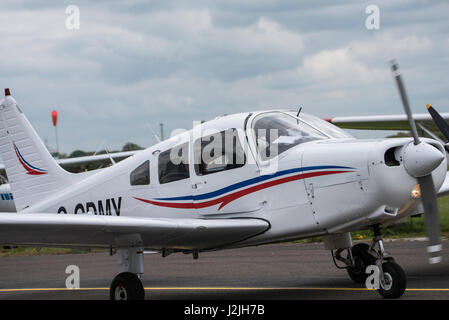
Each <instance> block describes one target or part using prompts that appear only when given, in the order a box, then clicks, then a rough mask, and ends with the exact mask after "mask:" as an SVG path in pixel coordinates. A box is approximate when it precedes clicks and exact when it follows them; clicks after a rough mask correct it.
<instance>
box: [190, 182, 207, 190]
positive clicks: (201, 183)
mask: <svg viewBox="0 0 449 320" xmlns="http://www.w3.org/2000/svg"><path fill="white" fill-rule="evenodd" d="M204 184H206V181H204V182H197V183H194V184H192V189H200V188H201V186H202V185H204Z"/></svg>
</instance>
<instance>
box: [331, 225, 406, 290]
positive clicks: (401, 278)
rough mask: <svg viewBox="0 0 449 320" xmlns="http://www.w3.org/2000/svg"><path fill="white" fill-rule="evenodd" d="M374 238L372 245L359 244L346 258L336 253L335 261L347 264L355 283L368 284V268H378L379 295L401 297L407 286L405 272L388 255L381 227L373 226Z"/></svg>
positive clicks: (351, 249) (338, 252) (353, 247)
mask: <svg viewBox="0 0 449 320" xmlns="http://www.w3.org/2000/svg"><path fill="white" fill-rule="evenodd" d="M373 231H374V237H373V240H372V242H371V245H368V244H366V243H358V244H356V245H354V246H352V247H351V248H350V249H349V250H348V256H347V257H346V258H343V257H341V252H342V250H341V249H339V250H337V252H336V255H335V259H337V260H339V261H343V262H344V263H345V264H346V267H345V268H346V270H347V272H348V275H349V277H350V278H351V279H352V280H353V281H354V282H355V283H360V284H361V283H366V280H367V278H368V277H369V276H370V275H369V274H367V273H366V268H367V267H368V266H370V265H374V266H377V268H378V270H379V273H378V275H379V279H378V280H379V281H378V283H379V286H378V288H377V291H378V292H379V294H380V295H381V296H382V297H384V298H388V299H394V298H399V297H401V296H402V295H403V294H404V292H405V288H406V285H407V278H406V275H405V272H404V270H403V269H402V268H401V267H400V266H399V265H398V264H397V263H396V262H395V261H394V258H393V257H391V256H390V255H388V254H387V253H386V252H385V250H384V246H383V241H382V235H381V233H380V228H379V225H375V226H373Z"/></svg>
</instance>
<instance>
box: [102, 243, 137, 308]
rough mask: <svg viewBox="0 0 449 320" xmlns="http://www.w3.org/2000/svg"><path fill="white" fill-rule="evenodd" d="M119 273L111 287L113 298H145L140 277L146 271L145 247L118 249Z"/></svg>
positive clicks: (110, 292) (110, 293)
mask: <svg viewBox="0 0 449 320" xmlns="http://www.w3.org/2000/svg"><path fill="white" fill-rule="evenodd" d="M117 258H118V275H117V276H115V278H114V280H113V281H112V283H111V288H110V289H109V297H110V299H111V300H143V299H144V298H145V290H144V288H143V285H142V281H141V280H140V277H141V276H142V274H143V271H144V267H143V266H144V265H143V248H140V247H137V248H136V247H133V248H125V249H118V250H117Z"/></svg>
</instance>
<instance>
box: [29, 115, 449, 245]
mask: <svg viewBox="0 0 449 320" xmlns="http://www.w3.org/2000/svg"><path fill="white" fill-rule="evenodd" d="M271 129H273V130H274V131H270V130H271ZM275 129H276V130H277V132H275V131H276V130H275ZM278 129H279V130H278ZM423 140H425V141H426V142H428V143H429V144H431V145H433V146H435V148H437V149H438V150H440V151H441V152H442V153H444V149H443V147H442V146H441V144H440V143H438V142H437V141H434V140H430V139H423ZM409 143H411V139H409V138H403V139H377V140H359V139H355V138H353V137H351V136H349V135H348V134H346V133H344V132H343V131H342V130H340V129H339V128H337V127H334V126H333V125H331V124H328V123H326V122H324V121H323V120H321V119H318V118H316V117H313V116H310V115H300V116H299V118H296V117H295V115H294V114H291V113H289V112H283V111H263V112H253V113H241V114H236V115H230V116H224V117H221V118H217V119H215V120H211V121H208V122H206V123H203V124H201V125H198V126H196V127H194V128H193V129H192V130H190V131H186V132H184V133H182V134H179V135H177V136H174V137H172V138H170V139H168V140H165V141H163V142H160V143H158V144H156V145H154V146H152V147H150V148H148V149H146V150H143V151H141V152H139V153H138V154H136V155H134V156H132V157H129V158H127V159H125V160H123V161H121V162H119V163H117V164H115V165H113V166H112V167H109V168H106V169H102V170H98V172H96V173H92V174H90V175H88V176H87V177H86V178H85V179H83V180H81V181H80V182H78V183H74V184H72V185H70V186H68V187H66V188H64V189H62V190H60V191H58V192H56V193H54V194H53V195H51V196H49V197H47V198H46V199H43V200H42V201H41V202H38V203H36V204H35V205H33V206H31V207H29V208H26V209H24V210H23V212H47V213H59V214H92V215H112V216H137V217H152V218H158V217H160V218H162V217H163V218H198V219H204V218H239V217H254V218H260V219H264V220H266V221H268V222H269V223H270V229H269V230H268V231H267V232H265V233H264V234H261V235H259V236H256V237H253V238H252V239H248V240H246V241H244V242H242V244H248V245H249V244H259V243H267V242H273V241H286V240H292V239H299V238H305V237H310V236H317V235H323V234H328V233H335V232H342V231H351V230H358V229H360V228H363V227H365V226H369V225H373V224H377V223H388V222H389V221H394V220H397V219H398V218H402V217H405V216H407V215H411V214H416V213H420V212H419V211H420V207H419V201H417V200H416V196H414V194H413V191H414V189H415V191H416V185H417V181H416V178H414V177H412V176H411V175H410V174H409V173H408V172H407V169H406V168H405V167H404V164H403V161H402V156H401V155H402V153H403V150H404V148H405V147H406V146H407V145H408V144H409ZM214 146H215V148H214ZM219 146H221V147H223V150H224V151H223V150H221V149H220V148H218V147H219ZM273 146H275V147H276V148H274V147H273ZM271 147H273V150H271V149H270V148H271ZM275 149H276V150H275ZM173 158H174V160H173ZM446 166H447V163H446V160H444V161H443V162H442V163H441V164H440V165H439V166H438V167H437V168H436V169H435V170H434V171H433V173H432V175H433V177H434V183H435V187H436V189H437V190H438V189H439V188H440V186H441V185H442V183H443V181H444V177H445V174H446Z"/></svg>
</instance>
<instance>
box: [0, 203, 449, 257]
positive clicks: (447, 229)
mask: <svg viewBox="0 0 449 320" xmlns="http://www.w3.org/2000/svg"><path fill="white" fill-rule="evenodd" d="M438 209H439V212H440V225H441V233H442V235H443V236H445V237H449V195H448V196H444V197H441V198H439V199H438ZM351 235H352V239H353V240H371V239H372V237H373V232H372V231H371V230H362V231H356V232H352V234H351ZM382 235H383V236H384V238H393V239H400V238H412V237H413V238H414V237H425V236H426V229H425V225H424V217H422V216H421V217H415V218H412V217H408V218H405V219H403V220H402V221H401V222H400V223H397V224H394V225H390V226H388V227H385V228H382ZM321 241H322V239H321V238H320V237H314V238H309V239H304V240H300V241H299V242H305V243H312V242H321ZM102 251H104V250H100V249H86V250H80V249H69V248H41V249H40V250H39V249H37V248H30V247H18V248H13V249H3V248H0V257H5V256H35V255H58V254H79V253H89V252H102Z"/></svg>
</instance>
